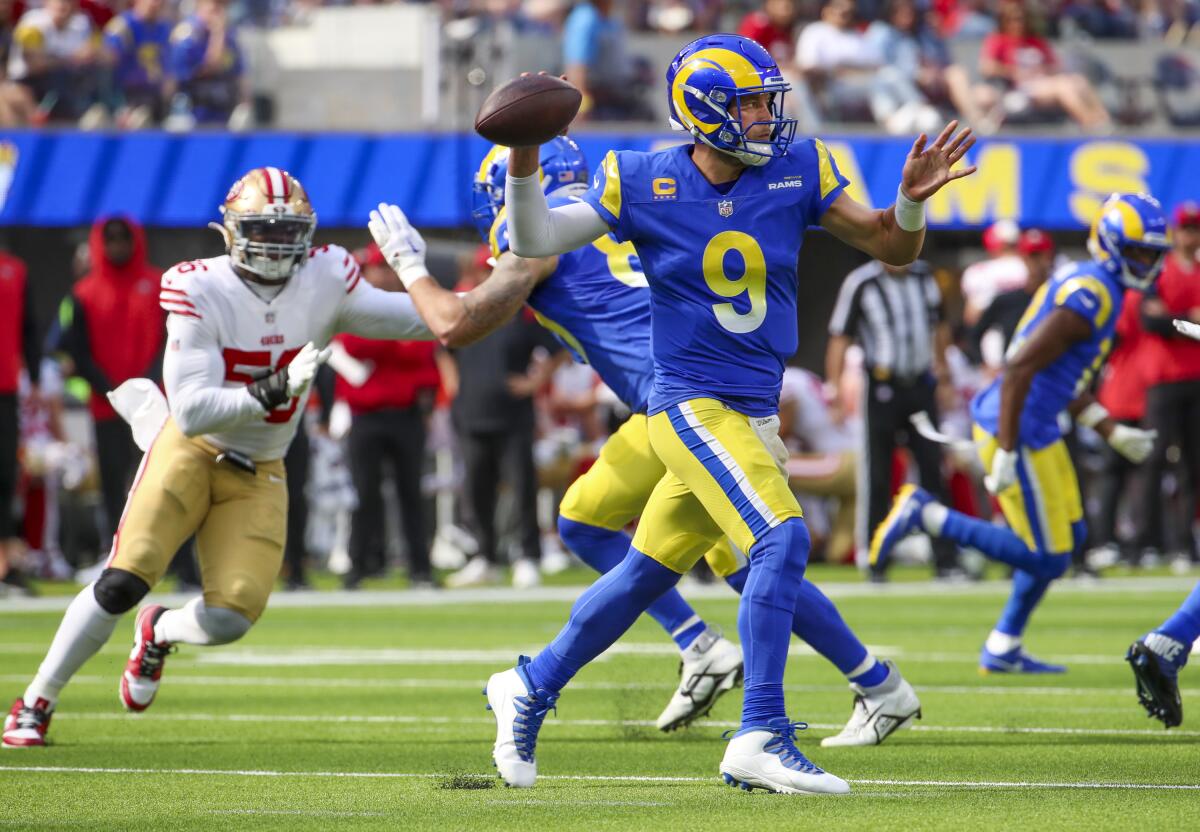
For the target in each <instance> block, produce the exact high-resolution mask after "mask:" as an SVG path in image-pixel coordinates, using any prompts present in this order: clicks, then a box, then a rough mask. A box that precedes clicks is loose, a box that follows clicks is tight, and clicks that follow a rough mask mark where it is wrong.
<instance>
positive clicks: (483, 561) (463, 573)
mask: <svg viewBox="0 0 1200 832" xmlns="http://www.w3.org/2000/svg"><path fill="white" fill-rule="evenodd" d="M498 578H499V576H498V575H497V574H496V567H494V566H492V565H491V564H490V563H488V559H487V558H485V557H483V556H482V555H476V556H475V557H473V558H471V559H470V560H469V561H467V565H466V566H464V567H463V568H462V569H460V570H458V571H457V572H455V573H454V574H453V575H450V576H449V577H448V578H446V586H448V587H450V588H451V589H463V588H465V587H469V586H484V585H486V584H494V583H496V581H497V580H498Z"/></svg>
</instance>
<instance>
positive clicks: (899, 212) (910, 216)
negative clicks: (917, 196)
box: [896, 185, 925, 231]
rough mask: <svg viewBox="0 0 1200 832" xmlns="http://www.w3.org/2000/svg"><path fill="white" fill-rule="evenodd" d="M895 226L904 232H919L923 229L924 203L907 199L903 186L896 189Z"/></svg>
mask: <svg viewBox="0 0 1200 832" xmlns="http://www.w3.org/2000/svg"><path fill="white" fill-rule="evenodd" d="M896 225H898V226H900V227H901V228H903V229H904V230H905V231H920V230H921V229H922V228H924V227H925V203H924V202H915V201H913V200H911V199H909V198H908V196H907V194H905V193H904V185H900V187H898V188H897V189H896Z"/></svg>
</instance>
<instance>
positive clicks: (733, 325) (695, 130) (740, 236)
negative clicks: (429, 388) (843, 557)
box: [488, 35, 974, 793]
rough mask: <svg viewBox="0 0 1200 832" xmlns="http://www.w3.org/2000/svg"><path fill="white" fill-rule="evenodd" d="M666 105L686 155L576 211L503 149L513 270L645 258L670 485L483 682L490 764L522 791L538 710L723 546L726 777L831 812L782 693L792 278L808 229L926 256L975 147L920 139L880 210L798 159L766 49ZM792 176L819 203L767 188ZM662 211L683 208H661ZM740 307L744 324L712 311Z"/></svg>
mask: <svg viewBox="0 0 1200 832" xmlns="http://www.w3.org/2000/svg"><path fill="white" fill-rule="evenodd" d="M667 87H668V96H669V100H670V102H671V112H672V125H673V126H675V127H678V128H681V129H683V130H685V131H687V132H689V133H690V134H691V135H692V136H693V138H694V144H692V145H690V146H689V145H681V146H677V147H674V148H671V149H669V150H665V151H659V152H652V153H635V152H610V153H609V154H608V156H607V157H606V158H605V161H604V163H603V164H602V165H601V167H600V170H599V171H598V174H597V176H596V178H595V180H594V182H593V184H592V188H591V189H590V190H589V191H588V192H587V194H585V196H584V202H583V203H582V204H570V205H565V206H557V207H555V208H553V209H550V208H548V206H547V203H546V199H545V195H544V193H543V192H542V190H541V188H540V183H539V182H538V177H537V176H536V172H537V167H538V151H537V149H536V148H514V149H513V150H512V152H511V153H510V156H509V172H508V177H507V179H506V196H505V205H506V208H507V210H508V221H509V226H508V228H509V234H510V239H511V242H512V247H513V251H514V252H516V253H517V254H524V255H528V256H535V257H545V256H551V255H554V254H558V253H562V252H566V251H571V250H573V249H575V248H578V247H579V246H581V245H584V244H586V243H588V242H590V241H592V240H595V239H597V238H598V237H599V236H601V235H602V234H605V233H607V232H609V231H612V232H615V233H616V236H617V239H619V240H623V241H629V242H632V243H634V245H635V246H636V247H637V252H638V255H639V258H640V259H641V262H642V265H643V269H644V272H645V274H646V277H647V280H648V283H649V285H650V289H651V296H652V298H653V303H652V306H651V308H652V318H654V317H658V318H659V320H660V323H659V324H658V325H654V324H653V322H652V327H651V331H652V352H653V355H654V374H655V381H654V386H653V388H652V391H651V395H650V401H649V406H648V413H649V414H650V416H649V419H648V422H649V435H650V442H651V446H652V448H653V449H654V452H655V454H656V455H657V456H658V457H659V458H660V459H661V460H662V461H663V463H664V464H665V465H666V468H667V472H668V473H667V475H666V476H665V477H664V478H663V479H662V480H661V481H660V482H659V484H658V485H657V486H656V487H655V490H654V491H653V493H652V494H651V497H650V500H649V502H648V503H647V506H646V510H645V512H644V513H643V516H642V521H641V523H640V524H639V526H638V532H637V535H636V536H635V537H634V541H633V544H632V545H631V547H630V550H629V553H628V554H627V556H626V558H625V560H624V561H622V562H621V564H620V565H619V566H618V567H616V568H614V569H613V570H612V571H610V572H608V573H607V574H606V575H605V576H604V577H602V578H601V579H600V580H599V581H598V582H597V583H596V584H594V585H593V586H592V587H591V588H590V589H589V590H588V591H587V592H585V593H584V595H583V596H581V598H580V599H579V600H578V601H577V602H576V604H575V607H574V608H573V610H572V614H571V618H570V620H569V621H568V623H567V626H566V627H565V628H564V630H563V631H562V632H561V633H560V634H559V636H558V638H556V639H555V641H554V642H553V643H551V644H550V645H549V646H548V647H547V648H546V649H544V650H543V651H542V652H541V653H539V654H538V656H537V657H535V658H534V659H533V660H532V661H530V662H528V663H527V662H526V660H524V659H522V660H520V662H519V664H518V666H517V667H516V668H514V669H512V670H509V671H507V672H504V673H497V674H495V675H494V676H492V678H491V679H490V680H489V682H488V697H489V702H490V704H491V705H492V707H493V709H494V710H495V711H496V718H497V743H496V749H495V751H496V754H495V757H496V761H497V763H498V765H501V766H502V768H503V767H507V768H509V770H510V771H511V772H512V775H510V776H509V777H508V778H507V779H508V782H510V783H513V782H514V781H515V782H517V783H519V784H521V785H532V783H533V780H534V778H535V777H536V767H535V764H534V762H533V752H534V744H535V743H536V734H537V730H538V728H539V727H540V724H541V719H542V717H543V716H544V713H545V711H544V710H543V708H548V707H549V705H552V704H553V702H554V700H555V699H556V698H557V696H558V693H559V691H561V690H562V688H563V687H564V686H565V685H566V683H567V682H568V681H569V680H570V679H571V678H572V676H574V675H575V673H576V672H578V670H579V669H580V668H581V667H583V666H584V665H585V664H587V662H588V661H590V660H591V659H592V658H594V657H595V656H597V655H599V654H600V653H601V652H603V650H604V649H606V648H607V647H608V646H609V645H611V644H612V643H613V642H615V641H616V640H617V639H618V638H619V637H620V636H621V634H622V633H623V632H624V631H625V630H626V629H627V628H628V627H629V626H630V625H631V624H632V623H633V621H634V620H636V618H637V616H638V615H640V613H641V612H642V611H644V610H645V608H646V607H647V606H648V605H649V604H650V603H651V602H652V601H653V600H654V599H655V598H657V597H659V596H661V595H662V594H663V592H665V591H666V590H667V589H670V588H671V587H672V586H673V585H674V584H675V583H676V582H677V581H678V580H679V578H680V576H681V574H682V573H683V572H686V571H687V570H688V569H690V568H691V566H692V565H693V564H694V563H695V562H696V561H697V560H698V559H699V558H700V557H701V556H702V555H703V554H704V552H705V550H706V549H708V548H709V547H710V546H711V545H712V543H713V542H714V541H716V540H718V539H720V537H721V536H726V537H729V538H730V539H731V540H732V541H733V543H734V545H735V546H736V548H738V549H740V550H741V551H745V552H747V553H749V554H750V557H751V569H750V574H749V578H748V580H747V583H746V586H745V589H744V592H743V595H742V601H741V606H740V609H741V611H740V614H739V632H740V633H741V636H742V639H741V641H742V649H743V653H744V655H745V664H746V684H745V697H744V701H743V719H742V729H741V730H740V731H738V732H737V733H736V735H735V736H734V738H733V739H732V740H731V742H730V744H729V746H728V747H727V749H726V754H725V758H724V760H723V761H722V763H721V771H722V772H723V774H724V775H725V779H726V782H728V783H730V784H731V785H733V784H741V785H742V787H743V788H754V787H759V788H764V789H768V790H771V791H780V792H784V793H794V792H807V791H817V792H834V793H842V792H845V791H848V790H849V787H848V785H847V784H846V783H845V781H843V780H841V779H840V778H837V777H834V776H832V775H828V774H826V773H825V772H824V771H822V770H821V769H819V768H817V767H815V766H813V765H812V764H811V763H809V762H808V761H807V760H806V759H805V758H804V756H803V755H802V754H801V753H800V751H799V750H798V749H797V748H796V746H795V727H794V726H793V725H792V723H791V722H789V721H788V719H787V716H786V708H785V703H784V697H783V687H782V680H783V669H784V665H785V663H786V654H787V642H788V639H789V637H790V630H791V625H792V623H793V619H794V613H795V604H796V602H797V598H798V595H799V593H800V591H801V587H802V584H803V576H804V567H805V564H806V561H807V557H808V549H809V539H808V532H807V530H806V529H805V526H804V522H803V520H802V519H801V512H800V507H799V505H798V503H797V502H796V499H795V497H794V495H793V494H792V493H791V491H790V490H789V489H788V485H787V481H786V478H785V477H784V475H783V473H782V470H781V468H780V467H779V466H780V465H782V464H783V463H784V462H786V460H785V459H783V458H781V457H783V456H784V455H785V454H786V449H784V448H783V445H782V442H781V441H780V440H779V437H778V416H777V415H776V414H775V412H776V410H777V409H778V397H779V387H780V381H781V377H782V374H783V366H784V362H785V360H786V359H787V358H788V357H790V355H791V353H792V352H793V351H794V349H795V344H796V337H797V336H796V304H797V297H796V292H797V286H796V276H795V268H796V262H797V258H798V253H799V248H800V244H801V238H802V236H803V230H804V228H805V227H807V226H808V225H812V224H816V223H817V222H822V223H823V224H824V225H825V226H826V227H827V228H828V229H829V230H830V231H832V232H833V233H834V234H835V235H836V236H838V237H839V238H841V239H843V240H845V241H847V242H850V243H851V244H853V245H856V246H858V247H859V248H861V249H863V250H865V251H866V252H868V253H869V254H871V255H872V256H877V257H880V258H884V259H886V260H888V261H889V262H894V263H901V264H903V263H908V262H911V261H912V260H913V259H914V258H915V256H916V254H917V253H918V252H919V250H920V246H921V242H922V240H923V233H924V210H923V205H922V204H921V202H920V200H924V199H925V198H927V197H928V196H930V195H932V194H933V193H935V192H936V191H938V190H939V189H940V188H941V187H942V186H943V185H945V184H946V183H947V182H950V181H952V180H954V179H957V178H960V177H962V176H967V175H969V174H970V173H972V172H973V171H974V168H973V167H965V168H962V169H961V170H958V171H953V172H952V171H951V169H950V168H951V166H953V165H954V164H955V163H956V162H957V161H958V160H959V159H960V158H961V157H962V156H963V155H965V153H966V151H967V150H968V149H969V148H970V146H971V144H972V141H973V140H971V139H970V131H969V130H967V131H964V132H962V133H960V134H958V135H955V134H954V128H955V125H954V124H953V123H952V124H950V125H949V126H947V128H946V129H945V130H944V131H943V132H942V133H941V134H940V135H939V136H938V137H937V139H936V140H935V141H934V142H933V144H932V145H931V146H930V147H929V149H928V151H926V148H925V144H926V141H927V140H926V138H925V137H924V136H921V137H920V138H918V140H917V141H916V142H915V143H914V145H913V148H912V151H911V153H910V154H909V156H908V157H907V159H906V161H905V166H904V170H903V175H902V176H903V183H904V184H903V185H902V186H901V190H900V191H899V193H898V197H897V200H898V202H899V203H900V205H901V207H899V208H895V209H893V208H888V209H887V210H886V211H871V210H868V209H866V208H864V207H863V206H861V205H859V204H858V203H856V202H854V201H853V200H852V199H851V198H850V197H848V196H846V195H845V193H844V188H845V185H846V180H845V179H844V178H843V177H841V175H840V174H839V173H838V172H837V168H836V166H835V165H834V163H833V162H832V160H831V158H830V157H829V154H828V151H827V150H826V149H825V147H824V145H823V144H821V143H820V142H818V141H815V140H813V141H808V142H804V143H803V144H802V145H796V146H794V147H792V148H791V149H790V150H789V146H791V145H792V138H793V136H794V133H795V128H796V124H795V121H794V120H790V119H786V118H784V117H783V116H782V113H783V109H782V101H781V100H780V99H781V98H782V96H783V93H784V92H786V90H787V89H788V85H787V83H786V81H784V79H783V78H782V76H781V75H780V73H779V68H778V67H777V66H776V65H775V62H774V61H773V60H772V58H771V57H770V55H769V54H768V53H767V52H766V51H765V50H764V49H763V48H762V47H760V46H758V45H757V44H755V43H753V42H752V41H749V40H747V39H745V38H742V37H740V36H736V35H715V36H711V37H707V38H700V39H698V40H696V41H694V42H693V43H691V44H689V45H688V46H686V47H684V49H683V50H682V51H681V52H680V53H679V54H678V55H677V56H676V58H675V60H674V61H673V62H672V63H671V65H670V67H669V69H668V72H667ZM714 96H716V97H715V98H714ZM789 176H790V177H792V178H793V179H796V178H799V179H800V180H801V181H803V182H807V183H810V185H811V183H816V187H811V186H810V187H807V188H805V187H803V186H801V187H791V188H778V187H776V188H774V189H771V188H768V187H767V185H768V183H772V182H778V181H781V180H782V181H787V180H786V179H785V177H789ZM743 194H744V195H745V196H743ZM768 194H774V197H773V198H772V197H771V196H768ZM663 195H666V196H675V197H676V199H666V200H658V201H657V202H656V201H655V200H654V199H653V197H654V196H663ZM735 198H737V199H740V202H739V201H735ZM633 205H637V213H633V211H632V206H633ZM739 205H740V210H739V207H738V206H739ZM681 206H684V207H682V208H681ZM683 211H686V212H688V213H687V214H683V213H682V212H683ZM681 216H686V217H687V221H686V222H683V221H680V219H679V218H680V217H681ZM748 229H749V230H753V232H754V233H753V234H751V233H749V231H748ZM714 232H716V233H715V234H714ZM731 251H736V252H738V254H739V255H740V258H741V262H742V264H743V265H742V269H743V274H742V275H740V276H739V278H738V280H737V281H736V282H735V281H734V280H732V279H731V278H730V277H729V276H728V275H727V274H726V273H725V255H726V254H728V253H729V252H731ZM697 255H699V256H697ZM681 270H685V271H686V272H687V273H690V274H693V275H694V276H695V280H694V281H688V284H689V285H690V286H698V285H699V282H700V280H703V281H704V283H705V284H706V287H707V289H708V291H707V292H706V291H704V290H700V291H699V292H698V293H695V292H689V293H682V292H680V291H679V289H678V283H677V281H678V275H679V274H680V271H681ZM667 275H670V276H671V279H668V278H667ZM743 293H746V294H747V295H748V297H747V301H748V302H749V309H748V310H747V309H746V308H745V306H741V307H739V306H735V305H733V304H732V303H729V302H726V301H723V300H721V299H726V300H727V299H729V298H732V297H738V296H740V295H742V294H743ZM714 301H715V302H714ZM743 310H744V311H743ZM717 448H719V449H720V450H719V451H718V450H716V449H717ZM646 553H648V554H646ZM531 700H532V701H534V702H536V703H537V705H536V710H537V711H540V712H541V716H538V717H536V718H530V719H526V716H525V715H524V714H525V712H526V711H527V710H530V709H533V706H530V707H529V708H526V706H525V705H523V704H522V703H523V702H529V701H531ZM514 732H516V733H514ZM518 735H519V737H520V738H519V739H514V737H517V736H518Z"/></svg>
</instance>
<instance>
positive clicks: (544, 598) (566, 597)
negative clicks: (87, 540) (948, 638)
mask: <svg viewBox="0 0 1200 832" xmlns="http://www.w3.org/2000/svg"><path fill="white" fill-rule="evenodd" d="M1193 582H1194V575H1188V576H1183V577H1162V578H1106V579H1104V580H1101V581H1099V582H1098V583H1087V584H1083V583H1077V582H1074V581H1059V582H1058V583H1057V584H1056V585H1055V587H1054V595H1055V597H1058V596H1059V595H1111V594H1123V595H1124V594H1128V593H1131V592H1134V593H1137V592H1141V593H1175V594H1178V595H1179V596H1180V597H1182V596H1184V595H1186V594H1187V591H1188V590H1189V589H1190V588H1191V587H1192V586H1193ZM585 589H587V586H585V585H579V586H558V587H538V588H536V589H511V588H507V587H497V588H482V589H456V590H449V591H438V590H411V589H392V590H356V591H354V592H346V591H343V590H333V591H322V592H306V593H283V592H277V593H275V594H274V595H272V596H271V600H270V604H269V606H270V608H271V609H313V608H317V607H356V608H362V607H449V606H456V605H459V604H470V605H478V604H518V603H548V602H549V603H574V602H575V599H577V598H578V597H579V596H580V595H581V594H583V591H584V590H585ZM821 589H822V591H824V592H825V594H826V595H828V596H830V597H831V598H880V597H890V598H921V599H925V598H928V597H929V596H930V595H931V594H934V593H936V594H937V595H938V596H939V597H946V596H955V597H973V596H988V597H993V596H1007V595H1009V594H1010V592H1011V590H1012V584H1011V583H1010V582H1009V581H1006V580H996V581H980V582H978V583H967V584H959V585H954V584H951V585H945V584H941V583H937V582H934V581H912V582H901V583H887V584H868V583H863V582H858V581H856V582H852V583H851V582H840V581H834V582H830V583H822V584H821ZM680 591H681V592H682V593H683V596H684V597H685V598H688V599H691V600H706V601H707V600H713V601H734V600H736V598H737V596H736V595H735V594H734V593H733V591H732V590H731V589H729V588H728V587H725V586H718V585H713V586H705V585H703V584H697V583H688V584H685V585H683V586H680ZM147 597H148V598H149V599H150V601H151V602H153V603H159V604H165V605H167V606H178V605H181V604H185V603H187V602H188V601H190V600H191V599H192V598H194V597H195V596H194V595H193V594H182V593H152V594H151V595H149V596H147ZM73 598H74V596H71V595H56V596H53V597H49V598H9V599H6V600H5V601H4V602H3V603H0V614H4V613H24V612H53V611H58V612H61V611H62V610H65V609H66V608H67V605H68V604H70V603H71V601H72V599H73Z"/></svg>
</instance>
